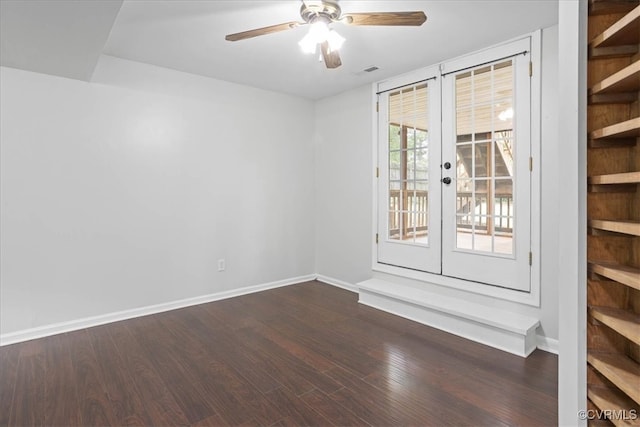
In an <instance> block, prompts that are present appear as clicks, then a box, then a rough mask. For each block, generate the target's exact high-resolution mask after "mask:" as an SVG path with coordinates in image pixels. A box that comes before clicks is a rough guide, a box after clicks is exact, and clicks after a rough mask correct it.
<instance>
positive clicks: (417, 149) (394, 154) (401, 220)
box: [388, 83, 429, 244]
mask: <svg viewBox="0 0 640 427" xmlns="http://www.w3.org/2000/svg"><path fill="white" fill-rule="evenodd" d="M428 95H429V93H428V86H427V85H426V84H424V83H421V84H418V85H411V86H407V87H404V88H402V89H399V90H397V91H395V92H392V93H391V94H390V95H389V142H388V153H389V201H390V202H389V224H388V230H389V238H390V239H394V240H401V241H403V242H407V243H417V244H428V235H429V234H428V231H429V230H428V218H429V211H428V208H429V203H428V195H429V194H428V191H427V190H428V181H427V180H428V174H429V163H428V162H429V129H428Z"/></svg>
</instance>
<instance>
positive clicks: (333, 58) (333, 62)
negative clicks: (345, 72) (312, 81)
mask: <svg viewBox="0 0 640 427" xmlns="http://www.w3.org/2000/svg"><path fill="white" fill-rule="evenodd" d="M320 48H321V49H322V58H323V59H324V65H326V66H327V68H338V67H339V66H341V65H342V60H340V54H339V53H338V51H337V50H334V51H332V52H329V42H324V43H322V44H320Z"/></svg>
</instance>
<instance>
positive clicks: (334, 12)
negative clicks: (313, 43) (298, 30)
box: [300, 1, 342, 24]
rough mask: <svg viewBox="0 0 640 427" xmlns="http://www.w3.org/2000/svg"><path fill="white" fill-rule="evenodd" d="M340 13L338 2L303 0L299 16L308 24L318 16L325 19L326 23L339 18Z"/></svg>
mask: <svg viewBox="0 0 640 427" xmlns="http://www.w3.org/2000/svg"><path fill="white" fill-rule="evenodd" d="M341 13H342V11H341V10H340V6H338V3H335V2H331V1H309V2H303V3H302V7H301V8H300V16H301V17H302V19H303V20H304V22H306V23H309V24H312V23H313V22H315V21H316V20H317V19H318V18H320V19H322V20H324V21H326V23H329V22H333V21H337V20H339V19H340V14H341Z"/></svg>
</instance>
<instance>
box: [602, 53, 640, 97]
mask: <svg viewBox="0 0 640 427" xmlns="http://www.w3.org/2000/svg"><path fill="white" fill-rule="evenodd" d="M638 89H640V60H638V61H636V62H634V63H632V64H631V65H629V66H627V67H625V68H623V69H622V70H620V71H618V72H617V73H614V74H612V75H610V76H609V77H607V78H606V79H604V80H602V81H601V82H598V83H596V84H595V85H593V87H592V88H591V91H590V92H591V94H592V95H596V94H604V93H620V92H633V91H637V90H638ZM636 99H637V96H636Z"/></svg>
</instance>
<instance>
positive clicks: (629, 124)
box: [589, 117, 640, 140]
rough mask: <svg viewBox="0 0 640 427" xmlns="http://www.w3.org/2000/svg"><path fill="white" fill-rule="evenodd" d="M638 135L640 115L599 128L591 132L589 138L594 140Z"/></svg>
mask: <svg viewBox="0 0 640 427" xmlns="http://www.w3.org/2000/svg"><path fill="white" fill-rule="evenodd" d="M638 136H640V117H635V118H633V119H631V120H627V121H624V122H620V123H616V124H613V125H611V126H607V127H604V128H601V129H597V130H594V131H593V132H591V133H590V134H589V138H590V139H592V140H598V139H618V138H634V137H638Z"/></svg>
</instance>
